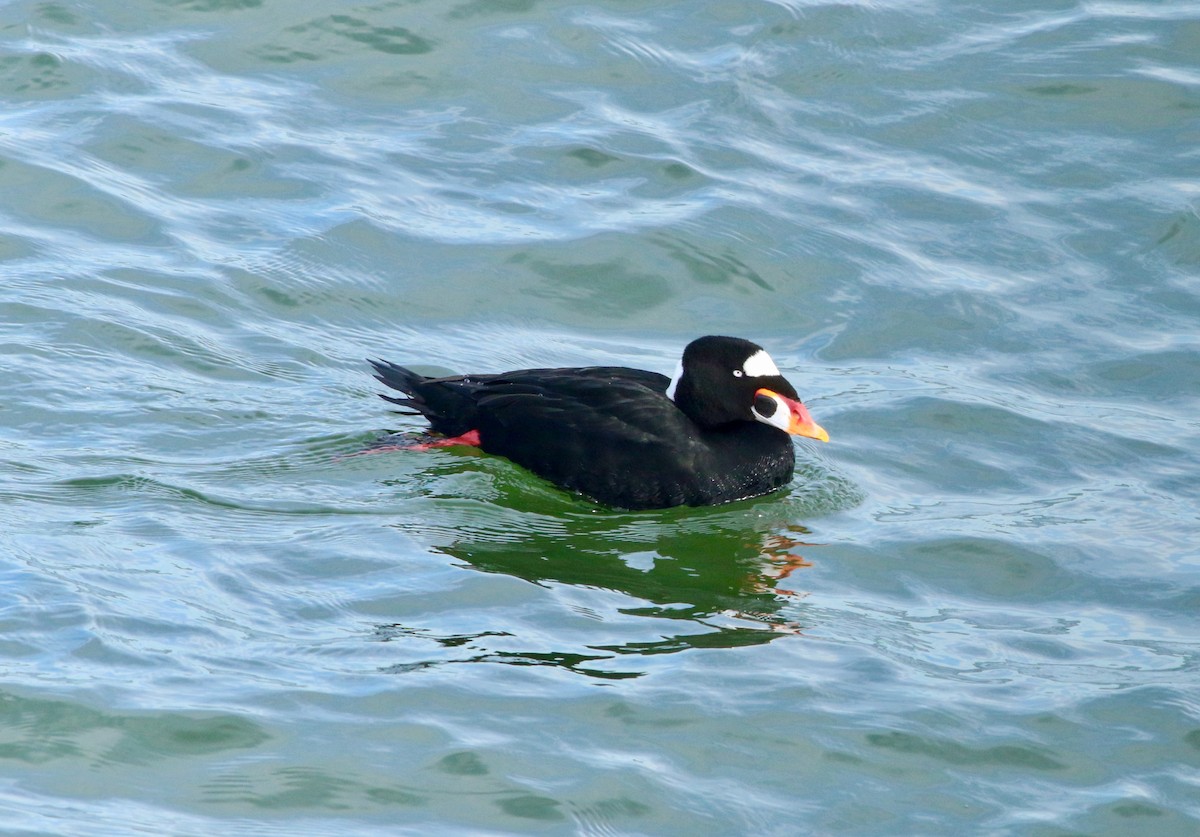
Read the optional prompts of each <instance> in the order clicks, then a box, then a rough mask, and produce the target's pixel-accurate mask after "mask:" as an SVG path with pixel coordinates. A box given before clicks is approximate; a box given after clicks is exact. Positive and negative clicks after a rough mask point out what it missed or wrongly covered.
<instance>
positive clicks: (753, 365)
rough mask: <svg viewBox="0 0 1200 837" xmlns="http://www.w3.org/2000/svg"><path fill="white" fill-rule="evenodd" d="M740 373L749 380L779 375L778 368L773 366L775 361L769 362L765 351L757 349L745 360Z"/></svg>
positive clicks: (769, 359) (769, 358)
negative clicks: (744, 374)
mask: <svg viewBox="0 0 1200 837" xmlns="http://www.w3.org/2000/svg"><path fill="white" fill-rule="evenodd" d="M742 371H743V372H745V373H746V374H747V375H748V376H749V377H751V378H765V377H766V376H768V375H776V376H777V375H779V374H780V373H779V367H778V366H776V365H775V361H773V360H771V356H770V355H769V354H767V350H766V349H759V350H758V351H757V352H755V353H754V354H752V355H750V357H748V358H746V362H745V363H743V364H742Z"/></svg>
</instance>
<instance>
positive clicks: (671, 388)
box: [667, 360, 683, 401]
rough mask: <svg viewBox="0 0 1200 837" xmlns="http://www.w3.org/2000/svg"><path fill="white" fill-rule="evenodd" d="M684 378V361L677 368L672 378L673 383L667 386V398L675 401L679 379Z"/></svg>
mask: <svg viewBox="0 0 1200 837" xmlns="http://www.w3.org/2000/svg"><path fill="white" fill-rule="evenodd" d="M682 377H683V361H682V360H681V361H679V364H678V365H677V366H676V367H675V374H674V375H672V376H671V383H669V384H667V398H670V399H671V400H672V401H674V400H675V388H676V387H677V386H679V379H680V378H682Z"/></svg>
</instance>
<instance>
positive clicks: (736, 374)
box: [733, 369, 746, 378]
mask: <svg viewBox="0 0 1200 837" xmlns="http://www.w3.org/2000/svg"><path fill="white" fill-rule="evenodd" d="M744 374H746V373H744V372H743V371H742V370H740V369H735V370H733V377H735V378H740V377H742V375H744Z"/></svg>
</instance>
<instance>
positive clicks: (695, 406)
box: [371, 337, 828, 509]
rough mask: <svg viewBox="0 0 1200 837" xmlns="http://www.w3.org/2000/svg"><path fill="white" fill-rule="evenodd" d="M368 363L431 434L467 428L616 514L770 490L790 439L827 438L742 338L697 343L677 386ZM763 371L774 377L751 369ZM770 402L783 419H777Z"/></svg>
mask: <svg viewBox="0 0 1200 837" xmlns="http://www.w3.org/2000/svg"><path fill="white" fill-rule="evenodd" d="M752 357H760V358H763V359H765V360H760V361H749V359H750V358H752ZM371 363H372V365H373V366H374V367H375V373H376V377H377V378H378V379H379V380H380V381H381V382H383V383H384V384H386V385H387V386H389V387H391V388H392V389H395V390H399V391H400V392H401V393H403V394H404V397H394V396H388V395H384V396H382V397H383V398H385V399H387V400H388V401H391V402H392V403H394V404H397V405H400V406H402V407H407V408H411V409H412V410H413V411H415V412H416V413H419V414H420V415H422V416H424V417H425V418H426V419H428V420H429V423H430V428H431V429H432V430H433V431H434V432H436V433H440V434H443V435H445V436H446V437H450V438H455V437H461V436H464V435H467V434H472V432H473V434H474V435H473V437H472V438H471V442H470V443H474V442H475V441H476V439H477V443H478V445H479V447H480V448H481V449H482V450H484V451H485V452H487V453H492V454H497V455H500V456H504V457H506V458H508V459H510V460H512V461H513V462H516V463H517V464H518V465H521V466H523V467H525V468H528V469H529V470H530V471H532V472H533V473H535V474H538V475H539V476H541V477H543V478H545V479H547V480H549V481H550V482H553V483H555V484H556V485H558V486H561V487H562V488H566V489H569V490H573V491H578V492H580V493H581V494H584V495H587V496H588V497H591V498H592V499H594V500H596V501H598V502H600V503H603V504H605V505H608V506H615V507H618V508H625V509H648V508H663V507H668V506H677V505H692V506H701V505H714V504H718V503H726V502H729V501H732V500H738V499H742V498H745V497H753V496H757V495H760V494H766V493H768V492H770V491H774V490H776V489H778V488H780V487H782V486H784V485H786V484H787V482H788V481H789V480H790V479H791V476H792V469H793V464H794V451H793V448H792V442H791V440H790V439H789V438H788V433H789V432H793V433H795V432H799V433H803V434H804V435H811V436H813V437H815V438H828V437H827V436H825V434H824V431H823V430H821V429H820V428H819V427H818V426H817V425H815V424H813V423H812V420H811V418H809V417H808V415H807V412H806V411H805V410H804V407H803V406H802V405H800V403H799V401H798V400H796V394H795V390H794V389H793V388H792V386H791V385H790V384H789V383H788V382H787V381H786V380H785V379H784V378H783V377H782V376H780V375H778V373H777V370H774V364H773V363H771V362H770V359H769V358H768V357H767V356H766V353H765V352H763V351H762V349H761V348H759V347H758V346H756V345H755V344H753V343H750V342H749V341H745V340H740V339H738V338H728V337H705V338H700V339H699V340H696V341H693V342H692V343H691V344H689V346H688V348H687V349H686V350H685V352H684V357H683V360H682V361H681V371H680V373H679V374H678V375H677V376H676V380H675V381H674V382H673V381H672V379H669V378H667V377H666V376H665V375H660V374H658V373H655V372H646V371H642V370H638V369H629V368H625V367H618V366H591V367H580V368H565V369H525V370H519V371H515V372H504V373H501V374H496V375H462V376H454V377H446V378H428V377H425V376H423V375H419V374H417V373H415V372H412V371H411V370H409V369H406V368H404V367H402V366H397V365H396V364H393V363H388V362H385V361H371ZM764 364H766V366H767V367H769V368H768V369H767V371H775V372H776V374H774V375H754V374H747V373H748V372H755V371H763V368H764ZM672 384H673V386H672ZM669 388H670V389H672V390H673V391H672V392H671V395H673V396H674V400H672V398H670V397H668V395H667V392H668V389H669ZM776 399H777V400H776ZM777 405H781V406H783V408H784V409H785V410H786V411H788V412H789V413H790V415H789V416H785V417H784V418H782V419H781V418H780V417H779V416H778V415H777V416H776V417H775V418H774V419H772V418H771V415H770V414H771V413H772V412H774V411H775V410H776V407H777ZM797 411H798V412H799V413H800V414H801V415H799V417H797V416H796V414H797ZM789 420H790V421H791V422H792V424H793V427H788V428H785V425H786V423H787V421H789ZM805 421H806V422H807V425H805V424H804V422H805ZM768 422H770V423H768ZM795 427H801V428H802V429H800V430H796V429H795ZM806 429H807V430H808V431H809V432H806Z"/></svg>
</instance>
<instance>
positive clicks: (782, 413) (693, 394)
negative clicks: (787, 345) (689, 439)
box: [667, 336, 829, 442]
mask: <svg viewBox="0 0 1200 837" xmlns="http://www.w3.org/2000/svg"><path fill="white" fill-rule="evenodd" d="M667 397H668V398H670V399H671V400H672V401H674V402H675V404H676V406H678V407H679V409H681V410H683V412H684V413H686V414H687V416H688V417H689V418H690V419H692V421H694V422H696V423H697V424H698V425H700V426H701V427H706V428H712V427H719V426H721V425H725V424H730V423H732V422H738V421H759V422H762V423H763V424H769V425H771V426H772V427H777V428H779V429H780V430H783V431H784V432H786V433H791V434H793V435H795V436H807V437H808V438H810V439H820V440H821V441H822V442H828V441H829V434H828V433H826V432H825V430H824V429H823V428H822V427H821V426H820V425H819V424H817V423H816V422H815V421H813V419H812V416H810V415H809V414H808V410H807V409H806V408H805V406H804V405H803V404H801V403H800V396H798V395H797V394H796V390H795V388H794V387H793V386H792V385H791V384H790V383H788V381H787V379H786V378H784V377H783V375H781V374H780V372H779V367H777V366H776V365H775V361H773V360H771V356H770V355H769V354H767V352H766V350H765V349H763V347H762V346H759V345H757V344H755V343H751V342H750V341H749V340H743V339H741V338H740V337H715V336H710V337H700V338H697V339H696V340H693V341H692V342H691V343H689V344H688V345H687V348H685V349H684V350H683V357H682V358H681V359H680V361H679V366H678V368H677V369H676V370H675V376H674V377H673V378H671V383H670V385H669V386H668V387H667Z"/></svg>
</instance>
